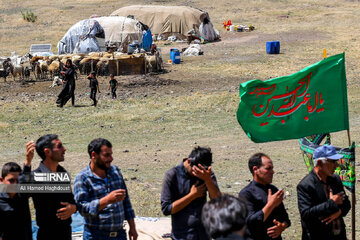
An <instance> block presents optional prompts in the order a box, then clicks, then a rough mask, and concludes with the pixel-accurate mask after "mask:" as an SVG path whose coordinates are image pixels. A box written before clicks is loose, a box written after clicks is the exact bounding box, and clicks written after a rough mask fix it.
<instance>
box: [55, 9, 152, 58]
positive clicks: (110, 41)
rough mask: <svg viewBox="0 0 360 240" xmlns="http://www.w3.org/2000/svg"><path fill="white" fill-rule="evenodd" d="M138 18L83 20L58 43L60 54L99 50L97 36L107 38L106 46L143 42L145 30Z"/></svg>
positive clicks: (125, 45)
mask: <svg viewBox="0 0 360 240" xmlns="http://www.w3.org/2000/svg"><path fill="white" fill-rule="evenodd" d="M145 29H146V26H144V25H143V24H142V23H140V22H139V21H137V20H134V19H131V18H127V17H122V16H110V17H95V18H90V19H85V20H82V21H80V22H78V23H76V24H75V25H73V26H72V27H71V28H70V29H69V30H68V31H67V33H66V34H65V36H64V37H63V38H62V39H61V40H60V42H59V43H58V54H65V53H89V52H99V51H100V46H99V43H98V41H97V39H96V38H105V46H112V47H117V48H123V47H127V45H128V44H129V43H131V42H132V41H134V40H137V41H138V42H139V44H141V43H142V38H143V30H145Z"/></svg>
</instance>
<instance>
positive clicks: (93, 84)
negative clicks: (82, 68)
mask: <svg viewBox="0 0 360 240" xmlns="http://www.w3.org/2000/svg"><path fill="white" fill-rule="evenodd" d="M88 79H89V81H90V82H89V87H90V88H91V89H97V87H98V85H99V83H98V80H97V79H96V78H91V77H88Z"/></svg>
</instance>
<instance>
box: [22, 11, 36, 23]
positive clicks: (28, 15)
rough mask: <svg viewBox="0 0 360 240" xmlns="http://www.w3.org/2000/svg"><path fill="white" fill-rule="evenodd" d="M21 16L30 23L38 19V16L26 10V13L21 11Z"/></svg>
mask: <svg viewBox="0 0 360 240" xmlns="http://www.w3.org/2000/svg"><path fill="white" fill-rule="evenodd" d="M21 15H22V17H23V19H24V20H26V21H28V22H35V21H36V19H37V16H36V15H35V14H34V13H33V12H32V11H31V10H30V11H28V10H26V12H23V11H21Z"/></svg>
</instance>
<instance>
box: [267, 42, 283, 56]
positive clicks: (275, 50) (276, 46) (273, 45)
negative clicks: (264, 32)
mask: <svg viewBox="0 0 360 240" xmlns="http://www.w3.org/2000/svg"><path fill="white" fill-rule="evenodd" d="M266 53H267V54H279V53H280V42H279V41H270V42H266Z"/></svg>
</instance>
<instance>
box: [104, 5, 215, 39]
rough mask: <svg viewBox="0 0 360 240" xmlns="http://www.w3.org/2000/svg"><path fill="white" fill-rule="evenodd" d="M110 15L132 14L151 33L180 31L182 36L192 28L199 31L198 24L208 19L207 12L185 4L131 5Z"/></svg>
mask: <svg viewBox="0 0 360 240" xmlns="http://www.w3.org/2000/svg"><path fill="white" fill-rule="evenodd" d="M111 15H112V16H129V15H132V16H134V17H135V19H137V20H139V21H141V22H142V23H144V24H146V25H147V26H149V28H150V30H151V32H152V33H153V34H166V33H180V34H182V35H184V36H186V35H187V34H188V32H189V31H190V30H192V29H194V30H195V32H196V33H199V27H200V24H201V23H202V22H203V21H204V20H205V19H206V18H207V19H208V20H210V19H209V15H208V13H207V12H205V11H202V10H199V9H195V8H191V7H186V6H157V5H133V6H127V7H123V8H120V9H118V10H116V11H114V12H113V13H112V14H111ZM211 26H212V24H211ZM205 40H206V41H209V40H208V39H205Z"/></svg>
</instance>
